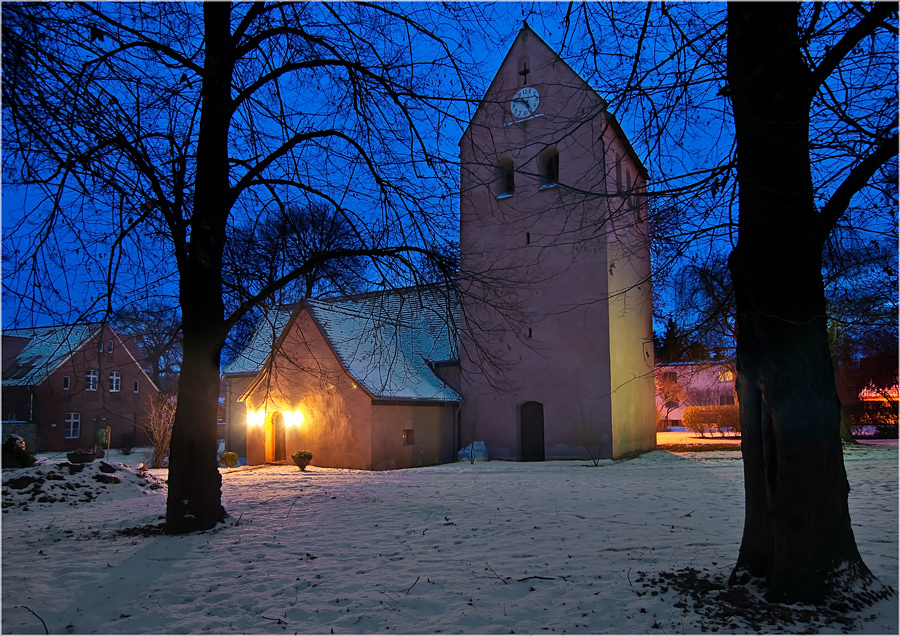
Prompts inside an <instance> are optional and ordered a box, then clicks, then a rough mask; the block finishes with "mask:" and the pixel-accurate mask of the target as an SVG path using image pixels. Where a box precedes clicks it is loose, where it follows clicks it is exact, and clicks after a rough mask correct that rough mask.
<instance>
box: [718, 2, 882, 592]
mask: <svg viewBox="0 0 900 636" xmlns="http://www.w3.org/2000/svg"><path fill="white" fill-rule="evenodd" d="M798 10H799V5H798V4H794V3H771V4H748V3H734V4H730V5H729V7H728V84H729V90H730V92H731V95H732V101H733V105H734V117H735V129H736V135H737V156H738V182H739V196H740V219H739V233H738V236H739V241H738V244H737V247H736V249H735V250H734V252H733V254H732V256H731V260H730V263H729V264H730V268H731V272H732V277H733V280H734V285H735V291H736V297H737V298H736V300H737V327H738V331H737V336H738V337H737V370H738V378H737V391H738V397H739V403H740V413H741V430H742V435H743V442H742V452H743V456H744V479H745V496H746V517H745V522H744V534H743V539H742V542H741V549H740V554H739V557H738V562H737V565H736V566H735V570H734V572H733V573H732V581H741V580H743V578H744V576H745V575H746V573H749V574H750V575H753V576H758V577H765V579H766V581H767V590H768V591H767V596H768V598H769V599H770V600H776V601H786V602H822V601H823V600H825V599H826V598H828V597H829V596H830V595H831V592H832V591H835V588H836V587H840V586H842V585H843V584H844V582H842V581H838V580H836V578H835V577H836V575H837V573H838V572H839V571H841V569H842V568H845V569H844V572H845V573H846V574H848V575H850V577H851V578H853V579H859V578H860V577H861V578H863V579H864V580H867V581H869V580H871V578H872V577H871V574H870V573H869V571H868V569H867V568H866V566H865V565H864V564H863V562H862V559H861V558H860V555H859V552H858V551H857V548H856V542H855V539H854V536H853V531H852V529H851V527H850V514H849V510H848V503H847V498H848V493H849V490H850V488H849V485H848V482H847V476H846V472H845V470H844V463H843V455H842V448H841V440H840V417H841V412H840V403H839V401H838V396H837V391H836V388H835V384H834V371H833V366H832V361H831V355H830V352H829V348H828V339H827V331H826V314H825V291H824V283H823V280H822V242H821V235H820V232H819V231H818V217H817V210H816V208H815V205H814V197H813V186H812V176H811V171H810V156H809V141H808V139H809V109H810V103H811V97H812V89H811V83H812V78H811V73H810V71H809V69H808V68H807V66H806V65H805V63H804V61H803V58H802V57H801V51H800V43H799V40H798V30H799V28H798Z"/></svg>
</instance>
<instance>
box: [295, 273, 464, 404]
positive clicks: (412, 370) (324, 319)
mask: <svg viewBox="0 0 900 636" xmlns="http://www.w3.org/2000/svg"><path fill="white" fill-rule="evenodd" d="M304 305H305V306H306V307H307V308H308V310H309V312H310V315H311V316H312V318H313V320H315V322H316V324H318V325H319V327H320V329H321V330H322V333H323V334H324V335H325V337H326V338H327V340H328V342H329V343H330V344H331V347H332V349H333V350H334V352H335V354H336V355H337V356H338V358H339V359H340V360H341V362H342V363H343V365H344V367H345V368H346V369H347V371H348V372H349V373H350V374H351V375H352V376H353V377H354V378H355V379H356V380H357V381H358V382H359V383H360V384H361V385H362V386H363V388H365V389H366V391H368V392H369V394H370V395H371V396H372V397H373V398H375V399H389V400H390V399H393V400H426V401H441V402H459V401H461V400H462V398H461V397H460V396H459V394H458V393H457V392H456V391H455V390H453V389H452V388H451V387H449V386H447V385H446V384H445V383H444V382H443V381H442V380H441V379H440V378H438V377H437V375H435V373H434V372H433V371H432V368H431V364H433V363H439V362H448V361H455V360H457V358H458V353H457V351H458V346H457V340H456V324H457V321H456V318H457V315H458V310H457V307H456V300H455V294H453V293H451V292H449V291H448V290H447V288H436V287H432V288H407V289H400V290H391V291H387V292H379V293H374V294H366V295H364V296H361V297H357V298H353V299H345V300H336V301H335V300H330V301H315V300H308V301H304Z"/></svg>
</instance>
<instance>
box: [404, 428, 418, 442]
mask: <svg viewBox="0 0 900 636" xmlns="http://www.w3.org/2000/svg"><path fill="white" fill-rule="evenodd" d="M415 444H416V435H415V431H413V429H411V428H408V429H406V430H404V431H403V445H404V446H415Z"/></svg>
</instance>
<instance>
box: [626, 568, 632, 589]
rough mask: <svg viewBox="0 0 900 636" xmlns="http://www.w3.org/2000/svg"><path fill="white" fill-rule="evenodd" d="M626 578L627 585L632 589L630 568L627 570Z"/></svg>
mask: <svg viewBox="0 0 900 636" xmlns="http://www.w3.org/2000/svg"><path fill="white" fill-rule="evenodd" d="M625 576H626V577H627V578H628V585H631V587H634V584H633V583H632V582H631V568H628V574H626V575H625Z"/></svg>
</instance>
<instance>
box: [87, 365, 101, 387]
mask: <svg viewBox="0 0 900 636" xmlns="http://www.w3.org/2000/svg"><path fill="white" fill-rule="evenodd" d="M99 384H100V374H99V373H97V370H96V369H90V370H89V371H88V372H87V389H85V390H86V391H96V390H97V389H98V387H99Z"/></svg>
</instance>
